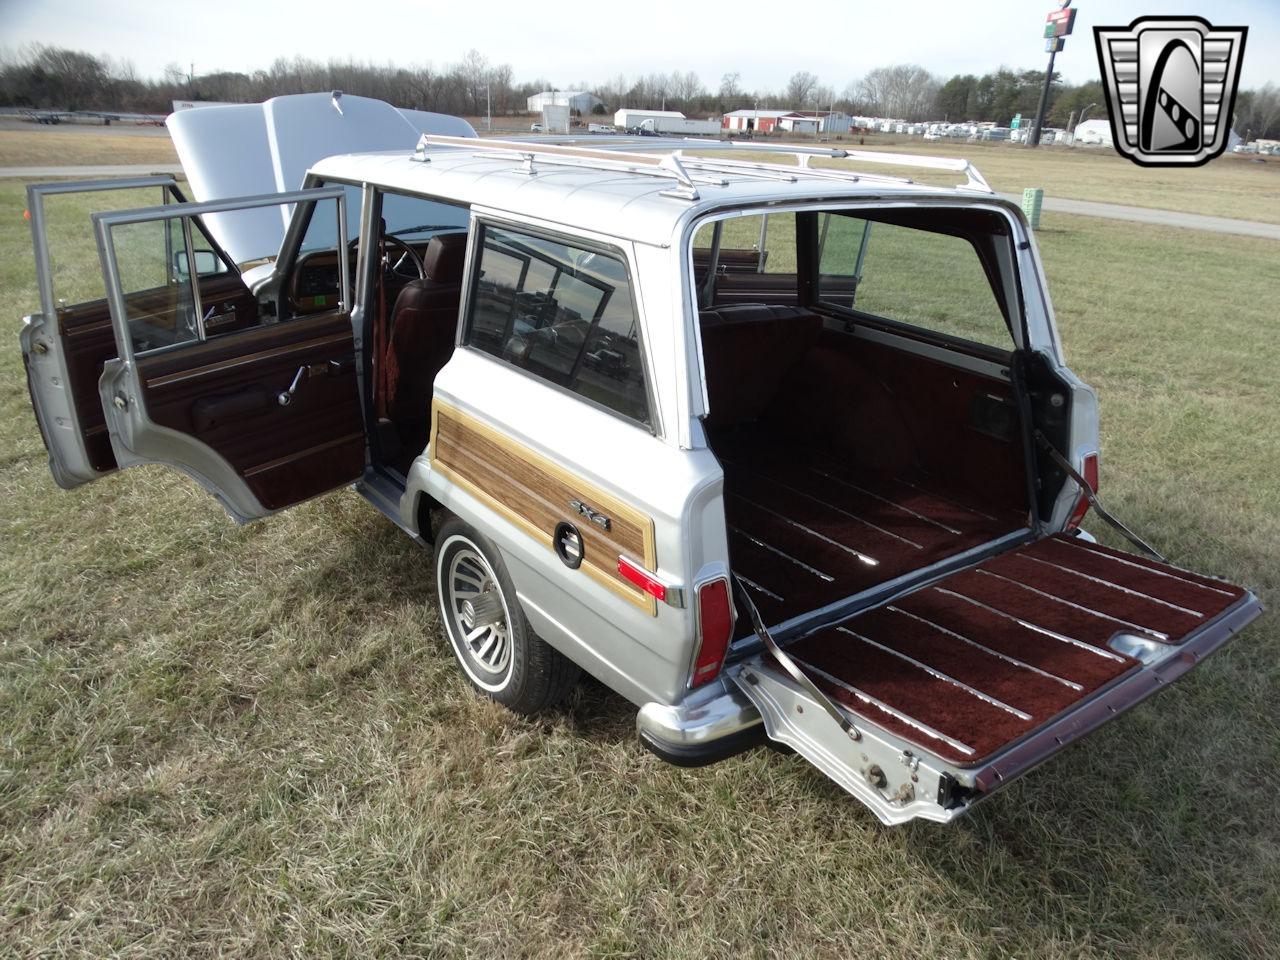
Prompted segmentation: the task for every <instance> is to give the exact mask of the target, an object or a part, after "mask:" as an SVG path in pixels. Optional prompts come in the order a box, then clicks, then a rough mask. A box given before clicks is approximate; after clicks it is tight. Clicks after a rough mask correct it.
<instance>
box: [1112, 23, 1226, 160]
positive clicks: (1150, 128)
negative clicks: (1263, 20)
mask: <svg viewBox="0 0 1280 960" xmlns="http://www.w3.org/2000/svg"><path fill="white" fill-rule="evenodd" d="M1248 32H1249V28H1248V27H1215V26H1213V25H1212V24H1210V23H1209V22H1208V21H1207V20H1202V19H1201V18H1199V17H1139V18H1138V19H1137V20H1135V21H1133V23H1131V24H1129V26H1128V27H1127V28H1126V27H1094V28H1093V35H1094V39H1095V40H1096V42H1097V45H1098V63H1099V65H1100V66H1101V67H1102V85H1103V89H1104V90H1105V91H1106V97H1107V109H1108V111H1109V112H1110V114H1111V134H1112V138H1113V139H1114V141H1115V145H1116V149H1117V150H1119V151H1120V153H1122V154H1124V156H1126V157H1128V158H1129V159H1130V160H1132V161H1133V162H1134V163H1137V164H1140V165H1142V166H1144V167H1195V166H1199V165H1200V164H1203V163H1208V162H1209V161H1210V160H1212V159H1213V158H1214V157H1218V156H1221V155H1222V152H1223V151H1224V150H1225V149H1226V148H1227V134H1228V132H1229V131H1230V130H1231V111H1232V109H1233V108H1234V106H1235V100H1236V89H1237V87H1238V86H1239V85H1240V59H1241V57H1242V56H1243V55H1244V41H1245V37H1246V35H1247V34H1248Z"/></svg>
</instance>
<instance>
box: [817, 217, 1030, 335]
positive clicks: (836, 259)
mask: <svg viewBox="0 0 1280 960" xmlns="http://www.w3.org/2000/svg"><path fill="white" fill-rule="evenodd" d="M823 221H826V222H825V224H824V222H823ZM818 230H819V237H820V241H821V257H820V260H819V272H820V273H821V274H822V277H823V299H824V300H826V301H828V302H831V303H838V304H840V305H841V306H850V305H852V306H853V308H854V309H856V310H858V311H859V312H861V313H869V314H873V315H875V316H878V317H884V318H886V319H889V320H897V321H900V322H902V323H909V324H912V325H913V326H917V327H922V328H924V329H925V330H931V331H934V332H936V333H945V334H948V335H950V336H953V337H960V338H962V339H965V340H972V341H975V342H977V343H982V344H986V345H988V346H993V347H999V348H1000V349H1002V350H1010V349H1012V348H1013V346H1014V344H1013V338H1012V336H1011V335H1010V333H1009V328H1008V325H1007V324H1006V323H1005V320H1004V314H1003V313H1001V311H1000V304H999V302H998V301H997V300H996V295H995V292H994V291H993V290H992V289H991V284H990V282H989V281H988V279H987V273H986V271H985V270H984V269H983V266H982V261H981V260H980V259H979V257H978V252H977V250H976V249H974V246H973V244H971V243H970V242H969V241H968V240H966V239H964V238H963V237H955V236H950V235H948V234H943V233H932V232H930V231H927V230H916V229H913V228H911V227H902V226H898V225H897V224H892V223H880V222H876V221H871V222H868V221H866V220H862V219H859V218H858V217H852V216H846V215H843V214H831V215H829V216H827V215H824V216H823V217H822V218H820V220H819V224H818ZM838 278H844V279H845V281H846V282H848V281H852V284H851V286H850V287H846V288H845V290H846V293H845V295H844V297H843V298H839V297H836V296H833V295H830V294H828V292H827V287H828V286H829V285H831V284H832V282H833V281H834V280H836V279H838Z"/></svg>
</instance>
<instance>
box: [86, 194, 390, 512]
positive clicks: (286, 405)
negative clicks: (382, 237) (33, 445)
mask: <svg viewBox="0 0 1280 960" xmlns="http://www.w3.org/2000/svg"><path fill="white" fill-rule="evenodd" d="M273 206H274V207H284V208H286V209H292V210H293V214H292V217H291V220H290V224H291V225H290V227H289V229H288V231H287V234H286V237H285V242H284V246H283V248H282V249H281V251H280V253H279V256H278V257H272V256H271V255H270V254H273V253H275V251H269V252H266V251H262V252H260V253H262V254H263V256H262V257H261V259H259V260H257V261H251V262H250V263H249V264H247V265H246V264H236V263H234V262H233V261H232V260H231V259H230V258H229V257H228V256H227V255H226V254H225V253H223V252H222V251H221V250H220V248H219V247H218V246H217V245H216V244H215V243H214V242H213V241H212V239H211V237H210V234H209V232H208V231H207V230H206V226H205V218H207V217H210V216H213V215H216V216H217V217H218V220H219V223H220V224H221V223H225V222H227V221H228V220H231V219H234V218H235V217H236V216H240V215H243V216H247V217H254V216H259V215H261V213H262V211H263V209H264V208H268V207H273ZM93 223H94V229H95V233H96V238H97V243H98V250H99V255H100V259H101V263H102V270H103V275H104V278H105V280H106V289H107V301H108V305H109V308H110V315H111V325H112V330H113V333H114V339H115V350H116V359H113V360H110V361H108V362H107V363H106V365H105V368H104V372H103V375H102V378H101V382H100V383H99V387H98V392H99V398H100V401H101V409H102V410H103V411H104V413H105V417H106V424H107V427H108V430H109V434H110V440H111V447H112V450H113V452H114V455H115V458H116V461H117V462H118V463H119V465H120V466H122V467H126V466H133V465H135V464H140V463H167V464H169V465H171V466H174V467H177V468H178V469H180V470H182V471H184V472H185V473H188V474H190V475H191V476H193V477H195V478H196V480H198V481H199V482H200V483H201V484H202V485H203V486H204V487H205V488H206V489H208V490H209V491H210V492H211V493H213V494H214V495H215V496H217V497H218V499H219V500H220V501H222V503H223V505H224V506H225V507H226V509H227V510H228V512H230V513H231V514H232V516H233V517H235V518H236V519H237V520H240V521H245V520H251V519H254V518H256V517H261V516H264V515H266V514H268V513H271V512H274V511H276V510H280V509H282V508H284V507H287V506H291V505H292V504H295V503H298V502H300V501H302V500H306V499H308V498H310V497H313V496H316V495H317V494H320V493H323V492H325V491H327V490H330V489H333V488H335V487H340V486H343V485H344V484H347V483H351V482H353V481H355V480H357V479H359V477H360V475H361V474H362V472H363V469H364V463H365V434H364V428H363V420H362V416H361V410H360V398H359V391H358V387H357V377H356V364H355V354H354V341H353V336H352V327H351V319H350V312H349V311H350V302H351V301H350V292H349V277H350V256H351V255H350V252H349V250H348V247H347V237H346V226H345V224H346V221H345V209H344V194H343V191H342V190H341V189H340V188H330V189H322V190H302V191H296V192H292V193H283V194H275V195H272V196H269V197H257V198H252V199H247V200H229V201H218V202H212V203H199V204H184V205H182V206H180V207H175V206H169V207H152V208H149V209H141V210H126V211H120V212H115V213H100V214H95V215H94V217H93ZM273 260H274V267H273V266H271V264H272V261H273ZM246 267H247V268H248V269H245V268H246ZM242 270H243V272H242Z"/></svg>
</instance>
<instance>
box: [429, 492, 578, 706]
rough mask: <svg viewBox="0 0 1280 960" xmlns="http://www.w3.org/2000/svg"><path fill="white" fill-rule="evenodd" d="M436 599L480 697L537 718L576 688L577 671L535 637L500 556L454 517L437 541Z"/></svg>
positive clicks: (460, 661) (451, 642)
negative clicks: (536, 715)
mask: <svg viewBox="0 0 1280 960" xmlns="http://www.w3.org/2000/svg"><path fill="white" fill-rule="evenodd" d="M436 594H437V597H438V600H439V609H440V619H441V620H442V621H443V622H444V630H445V635H446V636H447V637H448V638H449V646H450V647H452V649H453V655H454V657H455V658H456V659H457V661H458V665H459V666H460V667H462V672H463V674H465V675H466V678H467V679H468V680H469V681H470V682H471V685H472V686H473V687H475V688H476V690H478V691H479V692H480V693H482V694H484V695H485V696H487V697H489V698H490V699H492V700H496V701H497V702H498V703H500V704H502V705H503V706H505V707H507V708H508V709H509V710H512V711H514V712H515V713H519V714H524V715H525V716H532V715H534V714H537V713H541V712H543V711H545V710H549V709H551V708H552V707H554V706H556V705H557V704H559V703H560V702H561V701H562V700H564V698H565V696H566V695H567V694H568V693H569V691H570V690H571V689H573V685H574V684H575V683H577V681H578V674H579V672H580V671H579V669H578V665H577V664H575V663H574V662H573V661H572V660H570V659H569V658H568V657H566V656H565V655H564V654H562V653H561V652H560V651H559V650H556V649H555V648H554V647H552V646H551V645H550V644H549V643H547V642H546V641H545V640H543V639H542V638H541V637H539V636H538V635H537V634H535V633H534V632H533V628H532V627H531V626H530V625H529V620H528V618H526V617H525V615H524V610H523V609H522V608H521V607H520V602H519V600H518V599H517V598H516V591H515V587H514V586H513V585H512V583H511V577H510V576H509V575H508V574H507V568H506V566H505V564H503V562H502V556H501V554H499V553H498V551H497V549H496V548H495V547H494V546H493V544H492V543H490V542H489V540H488V539H486V538H485V537H483V536H481V535H480V534H478V533H476V531H474V530H472V529H471V528H470V527H469V526H467V525H466V524H465V523H463V522H462V521H461V520H459V519H458V518H457V517H450V518H449V519H448V520H446V521H445V522H444V524H443V525H442V526H441V527H440V532H439V533H438V534H437V535H436Z"/></svg>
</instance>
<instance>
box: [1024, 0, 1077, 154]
mask: <svg viewBox="0 0 1280 960" xmlns="http://www.w3.org/2000/svg"><path fill="white" fill-rule="evenodd" d="M1056 2H1057V4H1058V9H1057V10H1052V11H1050V13H1049V16H1048V17H1046V18H1045V28H1044V47H1045V49H1046V50H1048V51H1049V69H1048V70H1046V71H1045V72H1044V89H1043V90H1041V91H1040V108H1039V109H1038V110H1037V111H1036V126H1035V129H1034V130H1032V131H1031V136H1030V137H1028V138H1027V146H1029V147H1038V146H1040V131H1042V130H1043V129H1044V120H1045V116H1044V115H1045V114H1046V113H1047V112H1048V110H1049V88H1050V87H1052V86H1053V62H1054V61H1055V60H1056V59H1057V58H1058V51H1059V50H1061V49H1063V48H1064V47H1065V46H1066V45H1067V37H1068V36H1069V35H1070V34H1071V30H1072V28H1074V27H1075V23H1076V12H1075V10H1072V9H1071V0H1056Z"/></svg>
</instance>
